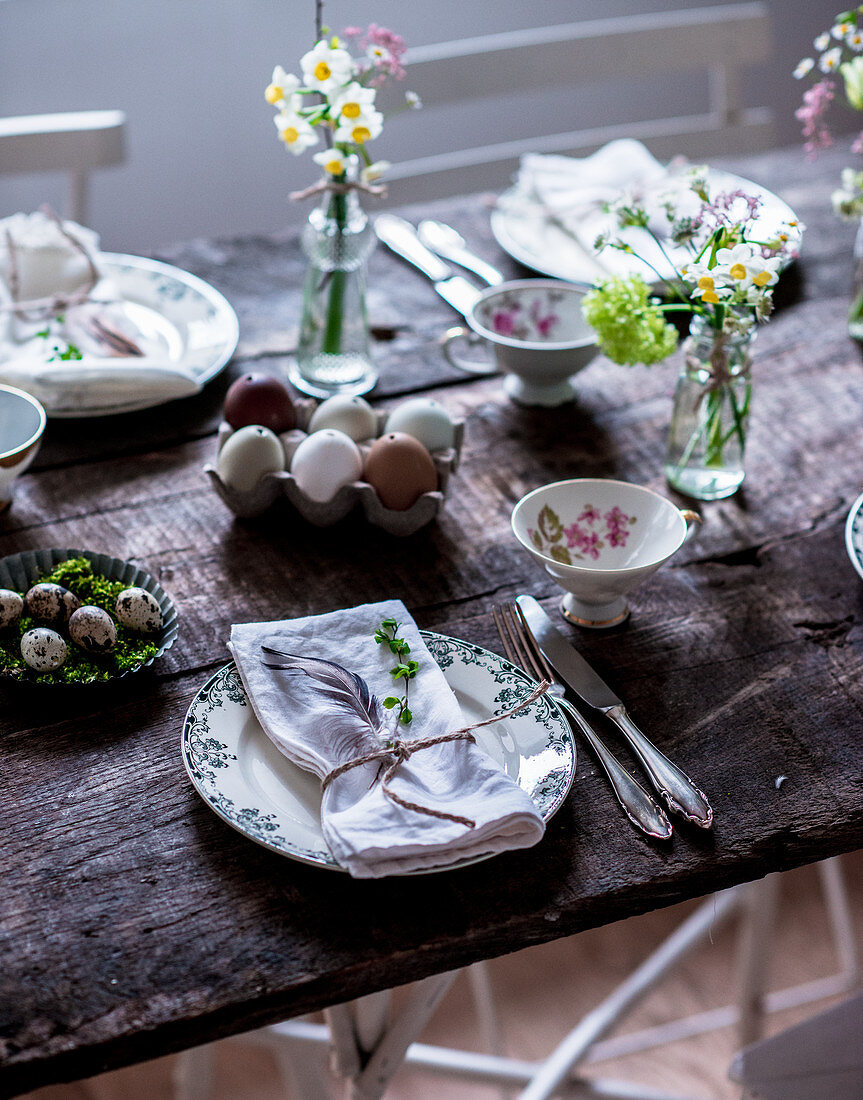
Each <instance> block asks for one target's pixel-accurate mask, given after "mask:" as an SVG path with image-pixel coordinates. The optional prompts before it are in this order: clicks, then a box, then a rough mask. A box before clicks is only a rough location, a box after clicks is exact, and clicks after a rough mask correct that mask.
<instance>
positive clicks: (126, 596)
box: [114, 588, 162, 634]
mask: <svg viewBox="0 0 863 1100" xmlns="http://www.w3.org/2000/svg"><path fill="white" fill-rule="evenodd" d="M114 614H115V615H116V616H117V621H118V622H121V623H122V624H123V626H127V627H128V628H129V629H130V630H137V631H138V632H139V633H141V634H155V633H156V632H157V631H159V630H161V629H162V609H161V607H159V601H158V600H157V599H156V597H155V596H154V595H153V593H152V592H148V591H147V589H146V588H124V589H123V591H122V592H121V593H120V595H119V596H118V597H117V602H116V603H115V604H114Z"/></svg>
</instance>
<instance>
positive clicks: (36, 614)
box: [24, 581, 81, 626]
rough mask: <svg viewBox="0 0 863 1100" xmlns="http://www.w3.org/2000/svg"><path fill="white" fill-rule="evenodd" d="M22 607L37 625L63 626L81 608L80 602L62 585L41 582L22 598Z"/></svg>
mask: <svg viewBox="0 0 863 1100" xmlns="http://www.w3.org/2000/svg"><path fill="white" fill-rule="evenodd" d="M24 606H25V608H26V610H27V614H28V615H29V616H30V618H31V619H35V620H36V622H37V623H48V624H50V625H51V626H63V625H64V624H65V623H67V622H68V621H69V616H70V615H71V614H72V612H73V611H77V610H78V608H79V607H80V606H81V601H80V600H79V599H78V597H77V596H76V595H75V593H74V592H70V591H69V589H68V588H64V587H63V585H62V584H50V583H49V582H47V581H42V583H41V584H34V585H33V587H32V588H31V589H30V591H29V592H28V593H27V595H26V596H25V597H24Z"/></svg>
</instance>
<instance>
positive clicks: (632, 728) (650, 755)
mask: <svg viewBox="0 0 863 1100" xmlns="http://www.w3.org/2000/svg"><path fill="white" fill-rule="evenodd" d="M605 713H606V714H607V715H608V717H609V718H610V719H611V720H612V722H614V724H615V725H616V726H617V727H618V729H619V730H620V731H621V732H622V733H623V735H624V737H625V738H626V740H627V741H628V742H629V744H630V745H631V747H632V750H633V752H634V753H635V755H636V756H637V757H638V759H639V760H640V761H641V765H642V767H643V768H644V770H645V771H646V772H647V774H648V775H649V776H650V781H651V783H652V784H653V785H654V787H655V788H656V790H657V791H658V792H659V793H660V795H662V797H663V798H664V799H665V802H666V805H667V806H668V808H669V809H670V810H673V811H674V812H675V813H678V814H681V815H682V816H683V817H685V818H686V820H687V821H691V822H692V824H693V825H698V826H699V827H700V828H702V829H709V828H710V826H711V825H712V824H713V810H712V809H711V806H710V803H709V802H708V801H707V798H706V797H705V795H704V793H703V791H700V790H699V789H698V787H696V786H695V784H694V783H693V782H692V780H691V779H690V778H689V776H688V775H687V774H686V772H684V771H683V770H682V769H681V768H678V766H677V765H676V764H672V762H671V761H670V760H669V759H668V757H667V756H666V755H665V754H664V753H662V752H660V751H659V749H658V748H657V747H656V745H654V744H653V743H652V742H651V741H648V739H647V738H646V737H645V736H644V734H643V733H642V732H641V730H640V729H639V728H638V726H636V724H635V723H634V722H633V720H632V719H631V718H630V717H629V715H628V714H627V712H626V708H625V707H623V706H617V707H611V708H610V709H609V710H607V711H606V712H605Z"/></svg>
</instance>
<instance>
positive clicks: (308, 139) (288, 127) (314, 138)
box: [273, 111, 318, 155]
mask: <svg viewBox="0 0 863 1100" xmlns="http://www.w3.org/2000/svg"><path fill="white" fill-rule="evenodd" d="M273 121H274V122H275V124H276V129H277V130H278V131H279V137H280V138H281V139H282V141H283V142H284V143H285V145H286V146H287V148H288V149H290V150H291V152H292V153H294V154H296V155H299V154H300V153H302V152H303V151H304V150H306V149H308V147H309V146H310V145H317V142H318V135H317V134H316V133H315V131H314V130H313V128H312V127H311V126H310V125H309V123H308V122H307V121H306V120H305V119H304V118H303V116H302V115H299V114H297V113H296V112H295V111H280V112H279V114H277V115H276V117H275V118H274V119H273Z"/></svg>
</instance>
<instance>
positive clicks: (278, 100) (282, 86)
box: [264, 65, 300, 107]
mask: <svg viewBox="0 0 863 1100" xmlns="http://www.w3.org/2000/svg"><path fill="white" fill-rule="evenodd" d="M299 86H300V80H299V77H296V76H294V74H293V73H286V72H285V70H284V69H283V68H282V66H281V65H276V67H275V69H273V78H272V80H271V81H270V83H269V84H268V85H267V90H266V91H265V92H264V98H265V99H266V101H267V103H271V104H272V105H273V106H274V107H280V106H282V105H283V104H284V103H285V101H286V100H288V99H290V97H291V96H292V95H293V94H294V92H295V91H296V90H297V89H298V88H299Z"/></svg>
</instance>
